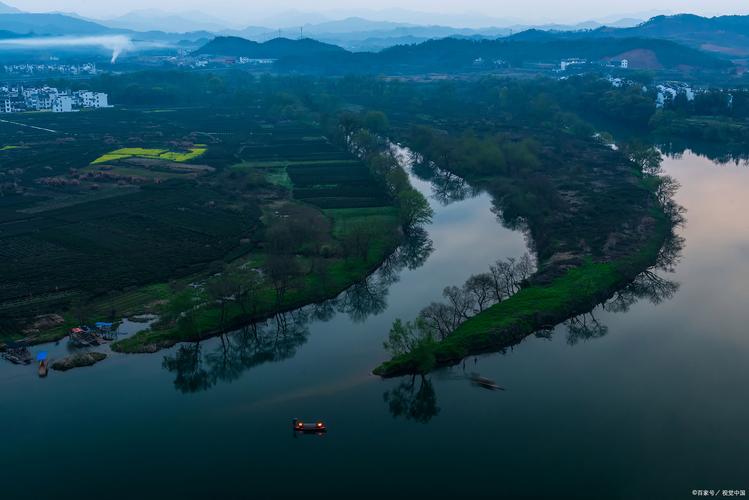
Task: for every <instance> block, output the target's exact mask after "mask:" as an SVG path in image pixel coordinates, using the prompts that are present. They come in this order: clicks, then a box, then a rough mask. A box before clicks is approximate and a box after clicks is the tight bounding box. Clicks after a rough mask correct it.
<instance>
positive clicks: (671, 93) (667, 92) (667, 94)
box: [655, 82, 695, 108]
mask: <svg viewBox="0 0 749 500" xmlns="http://www.w3.org/2000/svg"><path fill="white" fill-rule="evenodd" d="M655 90H656V92H657V93H656V96H655V106H656V107H657V108H662V107H663V106H665V105H666V103H667V102H669V101H673V100H674V99H676V96H678V95H680V94H683V95H684V97H686V99H687V101H689V102H691V101H694V92H695V91H694V90H693V89H692V88H691V87H690V86H689V85H687V84H686V83H681V82H666V83H662V84H660V85H656V87H655Z"/></svg>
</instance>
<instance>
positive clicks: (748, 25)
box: [511, 14, 749, 56]
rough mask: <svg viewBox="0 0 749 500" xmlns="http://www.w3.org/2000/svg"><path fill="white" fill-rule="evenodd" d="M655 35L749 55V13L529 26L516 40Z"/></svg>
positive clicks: (731, 52)
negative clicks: (571, 27) (618, 24)
mask: <svg viewBox="0 0 749 500" xmlns="http://www.w3.org/2000/svg"><path fill="white" fill-rule="evenodd" d="M601 38H652V39H659V40H670V41H673V42H677V43H680V44H683V45H688V46H690V47H693V48H698V49H701V50H704V51H709V52H714V53H719V54H724V55H727V56H746V55H749V16H719V17H701V16H695V15H693V14H678V15H675V16H657V17H654V18H652V19H650V20H649V21H647V22H644V23H642V24H640V25H638V26H633V27H631V28H610V27H601V28H598V29H594V30H581V31H542V30H527V31H523V32H520V33H518V34H516V35H513V36H512V37H511V39H513V40H518V41H519V40H536V41H538V40H557V41H558V40H594V39H601Z"/></svg>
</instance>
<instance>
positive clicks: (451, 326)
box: [419, 302, 460, 340]
mask: <svg viewBox="0 0 749 500" xmlns="http://www.w3.org/2000/svg"><path fill="white" fill-rule="evenodd" d="M419 318H420V319H421V321H422V323H423V324H424V327H425V328H428V329H429V330H431V331H432V332H433V333H434V334H436V335H437V336H438V337H439V338H440V339H441V340H445V339H446V338H447V336H448V335H450V334H451V333H452V332H453V331H455V329H456V328H458V326H460V322H458V321H457V315H456V314H455V312H454V310H453V309H452V308H451V307H450V306H448V305H446V304H442V303H439V302H432V303H431V304H429V305H428V306H427V307H425V308H424V309H422V310H421V313H419Z"/></svg>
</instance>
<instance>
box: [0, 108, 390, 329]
mask: <svg viewBox="0 0 749 500" xmlns="http://www.w3.org/2000/svg"><path fill="white" fill-rule="evenodd" d="M161 111H170V112H168V113H167V112H161V113H155V112H151V111H150V110H144V109H107V110H99V111H97V112H83V113H76V114H70V115H66V114H51V113H44V114H28V115H20V116H18V117H17V120H18V122H19V123H23V124H26V125H33V126H38V127H42V128H44V129H47V130H40V129H34V128H28V127H22V126H18V125H15V124H11V123H2V124H0V144H7V145H13V146H12V147H9V146H5V147H3V148H2V149H0V259H2V262H3V263H4V266H3V280H2V282H1V283H0V313H2V314H0V317H2V318H3V320H2V321H0V339H2V338H6V339H8V338H17V337H19V336H21V334H22V333H21V332H23V330H24V328H25V327H26V325H27V324H28V323H29V321H30V320H31V318H33V317H35V316H37V315H40V314H49V313H59V314H62V315H63V316H64V317H65V320H66V326H70V325H73V324H77V323H79V322H82V321H84V320H86V321H88V320H93V319H99V318H104V317H108V318H110V319H114V318H116V317H117V316H119V315H122V314H123V313H132V312H137V311H140V310H146V309H148V310H151V309H153V308H154V307H155V308H156V309H158V308H159V305H164V304H167V303H168V302H169V301H170V299H171V298H172V296H173V295H175V294H174V293H169V290H170V287H169V283H172V287H173V288H174V287H177V286H178V285H179V284H180V283H181V285H179V286H186V284H188V283H190V282H192V281H195V280H198V279H201V278H205V277H206V276H209V275H210V274H213V273H215V271H216V270H220V269H229V270H232V269H233V270H235V271H236V270H237V269H239V265H240V264H241V265H244V266H245V267H244V268H246V264H247V263H248V262H250V263H252V262H254V263H256V264H258V263H262V261H263V259H264V257H263V256H264V255H265V247H266V246H267V245H268V241H267V237H266V233H267V232H268V229H269V227H270V226H272V225H274V224H276V225H277V224H280V222H279V221H281V220H282V219H281V218H282V217H289V215H288V214H293V217H306V218H308V219H309V220H316V221H317V222H316V224H317V225H318V226H319V227H321V228H325V227H327V229H326V230H325V231H322V232H318V233H315V234H310V235H308V237H309V238H312V239H313V240H315V241H317V244H315V242H314V241H302V242H298V243H297V246H298V248H297V249H295V250H294V251H293V252H292V253H294V254H297V258H298V259H300V263H301V265H302V268H304V269H305V271H304V272H305V273H306V274H308V275H312V274H314V270H312V267H311V265H309V262H311V260H310V259H312V258H313V257H314V255H311V254H310V252H311V251H310V248H316V249H318V250H319V249H320V248H323V247H324V248H325V252H326V253H325V258H326V259H327V264H328V265H332V266H335V265H337V264H336V262H338V261H340V263H341V264H344V263H346V266H344V267H346V269H349V270H351V269H358V271H357V272H365V270H366V268H369V267H371V266H372V262H370V261H369V260H370V258H372V259H378V258H379V259H381V258H383V257H384V255H386V253H387V251H388V249H392V248H394V246H395V244H396V242H395V241H393V239H392V237H388V238H384V239H383V238H378V239H377V241H379V242H381V245H380V247H381V248H379V250H378V251H377V252H376V254H377V255H367V256H363V257H362V259H363V261H364V262H363V263H362V265H356V264H355V263H352V262H351V261H352V259H353V257H351V256H348V255H345V252H344V251H343V250H342V248H343V246H344V245H343V241H342V239H343V238H345V237H346V230H342V229H341V228H342V226H341V222H340V221H341V220H342V219H340V217H339V215H340V214H343V213H344V212H345V211H349V212H350V213H347V215H346V218H348V219H351V220H353V219H352V217H354V218H356V217H359V219H363V220H366V219H368V218H370V219H371V222H372V224H371V227H372V228H377V231H380V232H381V233H382V234H387V235H392V234H395V231H394V229H395V228H396V226H397V217H395V216H393V214H392V210H394V209H393V208H392V201H391V200H390V199H389V198H388V196H387V194H386V192H385V189H384V188H383V187H382V185H381V184H380V183H378V182H376V181H375V179H374V178H373V177H372V174H371V173H370V171H369V169H368V168H367V166H366V165H365V164H364V163H362V162H361V161H359V160H358V159H356V158H355V157H354V156H352V155H351V154H350V153H349V152H347V151H345V150H344V149H342V148H340V147H339V146H337V145H334V144H332V143H331V142H330V141H328V140H327V139H326V138H325V137H324V136H323V135H322V133H321V130H320V129H319V126H317V125H316V124H314V123H311V122H310V123H305V122H304V121H302V120H296V121H294V122H291V121H282V120H279V119H277V118H274V117H273V116H272V115H271V113H269V112H268V110H266V109H264V108H263V107H262V106H260V105H258V106H257V107H254V108H250V109H244V110H234V109H215V108H212V109H211V112H210V113H208V112H205V113H203V112H200V110H196V109H195V108H191V109H173V110H161ZM53 131H54V132H53ZM294 207H298V208H294ZM329 209H334V210H329ZM341 210H343V211H341ZM284 213H285V214H287V215H279V214H284ZM315 214H317V215H315ZM357 214H358V215H357ZM383 214H384V215H383ZM326 220H327V221H330V222H324V221H326ZM359 222H361V220H360V221H359ZM315 251H317V250H315ZM313 253H314V252H313ZM354 260H355V259H354ZM258 265H259V264H258ZM244 268H243V269H244ZM343 274H345V275H346V279H351V278H352V277H353V275H351V274H350V273H349V274H346V273H343ZM305 280H306V281H310V280H312V282H314V277H313V276H308V277H307V278H305ZM305 280H303V281H305ZM344 281H345V280H343V281H341V282H339V283H337V284H336V286H339V287H340V286H342V285H343V284H344ZM172 292H173V291H172ZM125 298H126V299H125ZM296 299H297V300H299V301H303V300H304V293H301V294H299V293H297V296H296ZM206 328H210V326H209V325H206ZM62 331H63V330H58V331H55V332H51V333H50V335H52V336H57V335H60V334H61V333H62Z"/></svg>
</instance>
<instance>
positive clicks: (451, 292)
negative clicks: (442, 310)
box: [442, 286, 473, 324]
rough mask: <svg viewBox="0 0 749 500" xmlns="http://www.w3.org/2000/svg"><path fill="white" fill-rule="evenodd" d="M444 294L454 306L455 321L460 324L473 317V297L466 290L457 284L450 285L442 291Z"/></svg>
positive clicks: (451, 305)
mask: <svg viewBox="0 0 749 500" xmlns="http://www.w3.org/2000/svg"><path fill="white" fill-rule="evenodd" d="M442 295H443V297H445V298H446V299H447V301H448V302H449V305H450V307H451V308H452V313H453V323H456V324H460V323H462V322H463V321H465V320H467V319H468V318H470V317H471V312H472V310H473V300H472V299H473V297H471V296H469V295H468V294H466V292H465V290H463V289H462V288H459V287H457V286H448V287H446V288H445V289H444V290H443V291H442Z"/></svg>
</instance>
